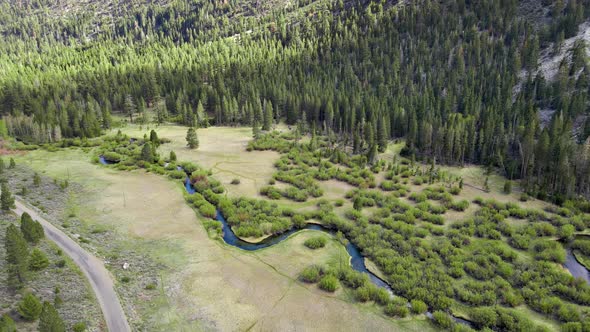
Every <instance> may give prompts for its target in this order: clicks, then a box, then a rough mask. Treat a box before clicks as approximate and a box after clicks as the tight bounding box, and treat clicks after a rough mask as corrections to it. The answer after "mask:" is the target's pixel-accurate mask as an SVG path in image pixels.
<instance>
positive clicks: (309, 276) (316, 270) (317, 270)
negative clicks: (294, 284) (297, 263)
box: [299, 265, 323, 283]
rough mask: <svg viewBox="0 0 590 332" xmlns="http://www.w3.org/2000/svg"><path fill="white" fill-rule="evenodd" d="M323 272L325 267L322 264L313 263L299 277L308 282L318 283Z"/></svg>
mask: <svg viewBox="0 0 590 332" xmlns="http://www.w3.org/2000/svg"><path fill="white" fill-rule="evenodd" d="M322 273H323V269H322V268H321V267H320V266H317V265H311V266H308V267H306V268H305V269H304V270H303V271H301V273H300V274H299V279H301V280H302V281H304V282H307V283H316V282H318V281H319V280H320V277H321V276H322Z"/></svg>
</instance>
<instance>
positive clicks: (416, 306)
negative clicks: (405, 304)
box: [410, 300, 428, 314]
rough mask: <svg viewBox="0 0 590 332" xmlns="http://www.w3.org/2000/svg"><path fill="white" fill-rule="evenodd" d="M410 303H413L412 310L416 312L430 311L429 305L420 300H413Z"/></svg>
mask: <svg viewBox="0 0 590 332" xmlns="http://www.w3.org/2000/svg"><path fill="white" fill-rule="evenodd" d="M410 303H411V304H412V312H413V313H415V314H423V313H425V312H426V311H428V306H427V305H426V303H424V302H422V301H420V300H412V302H410Z"/></svg>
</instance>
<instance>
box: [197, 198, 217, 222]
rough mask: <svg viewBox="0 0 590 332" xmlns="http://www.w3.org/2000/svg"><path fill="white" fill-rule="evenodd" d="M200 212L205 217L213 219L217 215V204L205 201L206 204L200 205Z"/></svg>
mask: <svg viewBox="0 0 590 332" xmlns="http://www.w3.org/2000/svg"><path fill="white" fill-rule="evenodd" d="M199 213H201V214H202V215H203V217H206V218H211V219H213V218H215V217H216V216H217V210H216V209H215V206H213V204H211V203H208V202H205V204H203V205H201V206H200V207H199Z"/></svg>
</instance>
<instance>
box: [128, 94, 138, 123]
mask: <svg viewBox="0 0 590 332" xmlns="http://www.w3.org/2000/svg"><path fill="white" fill-rule="evenodd" d="M136 111H137V106H136V105H135V102H134V101H133V97H131V95H127V96H126V97H125V113H126V114H127V115H128V116H129V122H133V114H134V113H135V112H136Z"/></svg>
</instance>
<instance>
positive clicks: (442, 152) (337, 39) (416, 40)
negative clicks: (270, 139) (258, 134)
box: [0, 0, 590, 200]
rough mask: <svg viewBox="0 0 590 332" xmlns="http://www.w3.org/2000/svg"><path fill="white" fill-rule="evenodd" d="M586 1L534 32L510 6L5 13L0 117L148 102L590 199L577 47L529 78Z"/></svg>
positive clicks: (65, 124) (585, 10) (53, 135)
mask: <svg viewBox="0 0 590 332" xmlns="http://www.w3.org/2000/svg"><path fill="white" fill-rule="evenodd" d="M587 2H588V1H587V0H584V1H567V4H565V5H564V4H563V2H561V1H557V2H555V3H553V2H548V1H545V2H542V4H539V6H547V8H548V14H547V17H544V18H543V19H542V20H540V21H541V22H545V23H538V22H534V21H531V20H529V19H528V18H527V17H526V16H523V15H521V14H519V12H521V11H523V9H522V7H523V6H524V5H523V3H528V2H526V1H523V2H522V3H519V2H518V1H516V0H507V1H469V2H468V1H462V0H449V1H443V2H440V1H430V0H420V1H411V2H408V3H406V4H405V5H395V4H393V3H389V2H387V1H385V2H377V1H371V2H362V3H353V2H344V1H342V0H340V1H334V2H329V1H315V2H311V1H298V2H296V3H295V4H294V5H292V6H287V7H285V8H274V7H273V6H272V5H270V4H269V5H264V4H263V5H259V6H257V5H254V4H252V2H247V1H238V0H235V1H229V2H223V3H217V2H214V3H212V2H209V1H194V2H191V3H188V2H186V1H172V2H171V3H170V5H168V6H160V5H159V4H158V3H154V4H149V5H145V6H139V7H138V6H130V7H129V8H126V9H125V10H123V12H124V13H120V14H121V16H120V17H118V16H115V18H109V19H108V20H111V19H113V20H114V22H112V23H113V24H112V25H111V26H110V27H109V25H106V24H103V25H99V24H97V22H96V20H99V21H100V20H107V18H104V17H102V18H101V16H100V15H98V16H97V17H92V18H91V17H87V16H85V15H81V16H80V17H77V19H76V20H67V19H66V18H61V19H60V18H55V17H53V16H51V15H49V16H48V17H43V16H42V15H38V13H39V12H41V11H42V10H48V11H50V12H52V11H53V10H57V9H56V6H57V5H56V4H55V3H53V2H49V1H48V2H44V1H42V2H32V3H28V4H27V5H26V6H24V7H23V6H18V5H17V4H16V3H8V4H7V3H4V4H3V5H2V6H3V7H4V9H6V10H3V11H2V12H3V14H2V18H5V20H4V23H2V25H1V27H2V28H3V29H2V33H3V34H4V35H5V41H4V42H2V43H0V49H1V50H2V52H0V73H2V75H0V111H1V113H2V114H3V115H4V121H5V123H6V127H7V128H8V132H9V133H11V134H12V135H15V136H17V137H19V138H20V139H22V140H25V141H31V142H50V141H55V140H59V139H60V138H62V137H74V136H78V137H92V136H97V135H99V134H100V133H101V129H102V128H108V127H110V126H111V125H112V121H113V120H112V119H111V114H112V113H114V112H121V113H122V114H124V115H125V116H127V117H128V118H129V120H130V121H143V120H142V119H144V120H145V116H143V115H142V114H144V113H145V110H146V108H153V109H154V110H155V111H156V112H157V121H160V122H162V121H166V120H169V121H177V122H179V123H183V124H185V125H188V126H191V127H192V126H195V127H196V126H199V127H205V126H207V125H208V124H209V123H214V124H218V125H221V124H223V125H256V124H258V126H262V129H263V130H268V129H270V127H271V125H272V123H273V122H275V121H279V120H284V121H286V122H287V123H288V124H293V125H294V124H298V125H299V126H300V128H301V129H302V130H316V131H323V132H326V133H335V134H337V135H338V137H339V138H340V140H342V141H343V142H344V143H345V144H349V145H351V147H353V148H354V149H353V150H354V152H356V153H359V152H365V151H368V152H372V151H376V150H381V151H382V150H383V149H384V148H385V145H386V142H387V140H388V139H390V138H396V137H406V139H407V142H408V147H407V149H406V151H405V152H406V153H407V154H416V155H417V156H429V157H436V158H437V160H439V161H441V162H445V163H450V164H464V163H468V162H473V163H483V164H489V165H493V166H497V167H499V168H500V169H501V170H502V171H503V172H504V173H505V174H506V175H507V176H508V177H510V178H523V179H525V180H526V184H527V188H528V189H529V191H531V192H532V193H534V194H536V195H539V196H547V195H552V198H554V199H556V200H561V199H562V197H563V196H569V195H573V194H576V193H577V194H584V195H587V194H588V193H589V192H590V177H589V176H588V172H589V167H590V166H589V157H588V153H587V145H586V144H584V143H585V141H586V138H587V137H588V134H590V130H586V129H587V128H590V121H588V123H589V124H588V125H587V126H586V127H585V128H586V129H582V130H580V131H579V132H578V134H577V138H575V139H572V138H571V137H572V129H573V126H574V124H575V123H576V120H577V119H579V117H580V116H583V115H585V114H586V111H587V95H588V88H589V86H588V82H589V81H588V70H587V64H586V52H585V47H584V46H585V45H584V44H583V43H582V42H578V43H575V45H574V46H573V47H572V48H571V49H569V50H564V52H565V51H567V52H568V54H570V55H571V56H569V57H566V59H565V60H564V61H562V63H561V64H560V67H559V73H558V74H557V77H556V78H555V80H548V79H546V78H544V77H543V74H542V72H540V71H538V70H537V69H538V67H539V57H540V52H541V50H544V49H545V50H546V49H550V48H552V47H554V48H555V49H556V50H557V49H558V48H559V47H561V46H560V45H562V44H563V40H564V39H566V38H569V37H572V36H574V35H575V34H576V33H577V31H578V25H579V24H580V23H581V22H582V21H584V20H585V18H586V17H588V15H589V14H590V6H588V3H587ZM247 12H250V13H254V14H251V15H241V14H243V13H247ZM0 21H2V20H0ZM105 22H106V21H105ZM98 26H100V28H98ZM26 27H28V29H27V28H26ZM97 30H98V31H97ZM23 54H26V57H24V56H23ZM540 109H551V110H554V113H553V114H554V115H553V117H552V119H551V121H550V122H549V123H544V122H541V121H540V119H539V116H538V110H540ZM134 115H135V116H134ZM371 155H375V153H374V152H373V153H372V154H371ZM558 174H559V176H558Z"/></svg>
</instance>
